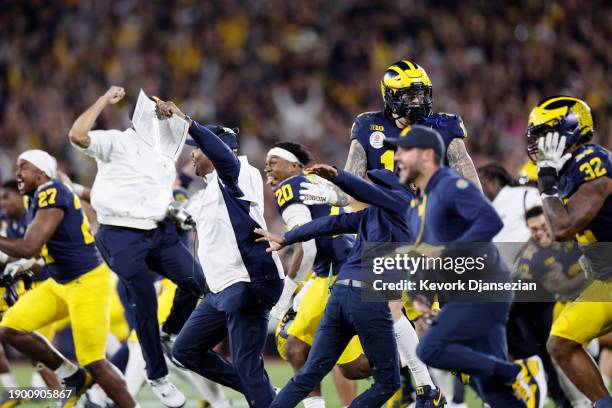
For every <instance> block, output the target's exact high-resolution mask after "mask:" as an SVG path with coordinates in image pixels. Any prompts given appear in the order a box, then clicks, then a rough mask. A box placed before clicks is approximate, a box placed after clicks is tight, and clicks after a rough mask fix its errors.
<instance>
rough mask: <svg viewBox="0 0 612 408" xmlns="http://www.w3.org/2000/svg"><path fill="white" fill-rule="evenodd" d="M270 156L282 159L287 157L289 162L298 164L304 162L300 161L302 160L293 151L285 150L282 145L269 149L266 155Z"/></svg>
mask: <svg viewBox="0 0 612 408" xmlns="http://www.w3.org/2000/svg"><path fill="white" fill-rule="evenodd" d="M270 156H278V157H280V158H281V159H285V160H287V161H289V162H292V163H297V164H300V165H301V164H302V162H300V160H299V159H298V158H297V157H296V155H295V154H293V153H291V152H290V151H289V150H285V149H283V148H282V147H273V148H271V149H270V151H268V154H267V155H266V157H270Z"/></svg>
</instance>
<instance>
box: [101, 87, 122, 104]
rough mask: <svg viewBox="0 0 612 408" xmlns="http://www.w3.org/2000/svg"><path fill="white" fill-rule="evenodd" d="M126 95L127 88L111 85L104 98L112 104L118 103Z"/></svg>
mask: <svg viewBox="0 0 612 408" xmlns="http://www.w3.org/2000/svg"><path fill="white" fill-rule="evenodd" d="M124 96H125V89H123V88H122V87H120V86H111V87H110V88H108V91H106V93H105V94H104V99H106V101H107V102H108V103H110V104H111V105H114V104H116V103H117V102H119V101H120V100H122V99H123V97H124Z"/></svg>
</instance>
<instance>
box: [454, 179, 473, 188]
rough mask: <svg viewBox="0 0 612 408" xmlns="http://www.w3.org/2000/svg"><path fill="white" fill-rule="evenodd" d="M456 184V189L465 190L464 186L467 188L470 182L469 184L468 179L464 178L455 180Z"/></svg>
mask: <svg viewBox="0 0 612 408" xmlns="http://www.w3.org/2000/svg"><path fill="white" fill-rule="evenodd" d="M456 185H457V188H458V189H460V190H465V189H466V188H468V186H469V185H470V184H469V183H468V181H467V180H465V179H459V180H457V183H456Z"/></svg>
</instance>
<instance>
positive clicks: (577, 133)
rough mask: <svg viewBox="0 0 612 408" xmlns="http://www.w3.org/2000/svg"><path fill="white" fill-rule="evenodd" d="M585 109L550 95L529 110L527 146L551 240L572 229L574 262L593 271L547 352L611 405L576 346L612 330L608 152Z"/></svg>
mask: <svg viewBox="0 0 612 408" xmlns="http://www.w3.org/2000/svg"><path fill="white" fill-rule="evenodd" d="M592 136H593V118H592V116H591V109H590V108H589V106H588V105H587V104H586V102H584V101H583V100H581V99H578V98H574V97H571V96H554V97H550V98H547V99H545V100H543V101H542V102H540V103H539V104H538V105H537V106H536V107H535V108H533V110H532V111H531V113H530V114H529V122H528V127H527V143H528V145H527V153H528V154H529V156H530V157H531V158H532V159H533V160H535V162H536V164H537V166H538V188H539V190H540V192H541V195H542V198H543V200H542V201H543V207H544V214H545V215H546V218H547V219H548V222H549V224H550V227H551V230H552V233H553V237H554V239H555V240H556V241H564V240H567V239H569V238H571V237H574V236H575V239H576V241H578V244H579V245H580V247H581V250H582V252H583V254H584V258H583V260H582V266H583V268H584V269H586V270H587V271H588V272H589V273H590V274H591V275H592V277H593V278H594V280H593V282H592V283H591V284H589V286H587V287H586V288H585V289H584V290H583V291H582V293H581V294H580V296H579V297H578V298H577V299H576V301H574V302H572V303H570V304H568V305H567V306H566V307H565V309H564V310H563V312H562V313H561V315H560V316H559V317H558V318H557V320H555V322H554V323H553V326H552V330H551V333H550V337H549V339H548V344H547V347H548V351H549V353H550V354H551V356H552V357H553V358H554V359H555V361H556V362H557V364H558V365H559V366H560V367H561V369H562V370H563V371H564V372H565V374H567V376H568V377H569V379H570V380H571V381H572V382H573V383H574V384H575V385H576V387H577V388H578V389H579V390H580V391H582V392H583V393H584V394H585V395H586V396H587V397H588V398H589V399H590V400H591V401H592V402H593V403H594V404H595V406H596V407H598V408H600V407H612V397H611V396H610V394H609V392H608V390H607V389H606V387H605V386H604V383H603V380H602V377H601V373H600V372H599V370H598V368H597V366H596V365H595V363H594V362H593V360H592V359H591V357H590V356H589V355H588V354H587V352H586V351H585V350H584V346H585V345H586V344H587V343H589V342H590V341H591V340H592V339H594V338H596V337H599V336H601V335H604V334H606V333H608V332H610V331H612V302H610V300H612V251H610V249H609V248H606V244H605V243H606V242H610V241H612V178H611V177H612V173H611V172H612V155H611V153H610V151H608V150H607V149H605V148H603V147H601V146H598V145H595V144H590V143H589V141H590V139H591V137H592Z"/></svg>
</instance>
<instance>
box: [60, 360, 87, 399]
mask: <svg viewBox="0 0 612 408" xmlns="http://www.w3.org/2000/svg"><path fill="white" fill-rule="evenodd" d="M62 382H63V383H64V388H65V389H66V388H68V389H71V390H72V392H71V393H70V396H69V397H67V398H63V399H61V400H60V402H59V406H60V407H62V408H73V407H74V406H75V405H76V404H77V402H79V400H80V399H81V397H82V396H83V394H85V392H86V391H87V389H88V388H89V387H91V386H92V385H93V383H94V381H93V377H92V376H91V374H89V373H88V372H87V371H85V369H84V368H81V367H79V369H78V370H77V372H76V373H74V374H72V375H71V376H70V377H68V378H64V380H63V381H62Z"/></svg>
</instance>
